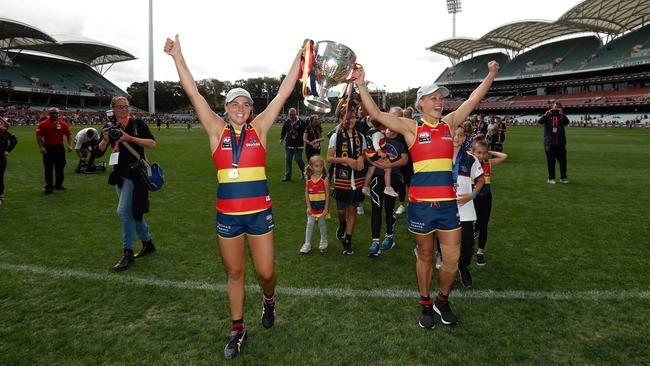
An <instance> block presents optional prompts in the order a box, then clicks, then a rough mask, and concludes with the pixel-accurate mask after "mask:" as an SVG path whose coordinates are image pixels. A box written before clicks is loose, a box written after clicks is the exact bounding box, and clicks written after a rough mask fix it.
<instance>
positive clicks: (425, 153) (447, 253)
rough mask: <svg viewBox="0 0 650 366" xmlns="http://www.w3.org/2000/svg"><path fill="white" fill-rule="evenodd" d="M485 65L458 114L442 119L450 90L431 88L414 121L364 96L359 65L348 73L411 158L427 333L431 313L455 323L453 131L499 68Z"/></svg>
mask: <svg viewBox="0 0 650 366" xmlns="http://www.w3.org/2000/svg"><path fill="white" fill-rule="evenodd" d="M487 67H488V70H489V72H488V75H487V76H486V77H485V79H484V80H483V82H482V83H481V84H480V85H479V86H478V87H477V88H476V90H474V91H473V92H472V94H471V95H470V96H469V98H468V99H467V100H466V101H465V102H464V103H463V104H461V106H460V107H458V109H457V110H456V111H454V112H451V113H449V114H448V115H446V116H445V117H444V118H443V117H442V111H443V107H444V98H445V97H446V96H447V95H448V94H449V90H447V88H444V87H439V86H437V85H435V84H430V85H426V86H423V87H421V88H420V89H419V90H418V92H417V98H416V101H415V108H417V109H418V110H419V111H420V112H422V117H421V118H420V119H419V120H417V121H414V120H412V119H409V118H403V117H397V116H394V115H391V114H389V113H384V112H381V111H380V110H379V108H378V107H377V105H376V104H375V102H374V101H373V100H372V97H371V96H370V94H369V93H368V88H367V86H366V82H365V72H364V70H363V68H362V67H361V66H359V67H358V68H357V69H355V70H354V72H353V74H352V76H353V79H354V78H356V80H355V83H356V85H357V86H358V88H359V94H360V95H361V101H362V102H363V107H364V108H365V110H366V111H367V112H368V115H369V116H370V118H372V119H373V120H377V121H379V123H381V124H383V125H384V126H386V127H387V128H389V129H390V130H392V131H395V132H397V133H399V134H401V135H403V136H404V140H405V141H406V144H407V146H408V149H409V152H410V154H411V157H412V159H413V171H414V174H413V177H412V178H411V186H410V187H409V202H410V204H409V206H408V228H409V231H411V232H413V233H414V234H415V240H416V244H417V247H418V254H419V255H418V259H417V262H416V265H415V270H416V273H417V278H418V289H419V292H420V305H421V308H422V315H421V317H420V326H421V327H422V328H425V329H432V328H433V327H434V326H435V323H434V318H433V312H434V311H435V312H436V313H438V315H440V319H441V321H442V323H443V324H447V325H450V324H455V323H456V322H457V321H458V319H457V318H456V316H455V315H454V313H453V312H452V311H451V307H450V306H449V301H448V296H449V293H450V292H451V289H452V286H453V283H454V280H455V278H456V271H457V270H458V259H459V256H460V220H459V216H458V207H457V205H456V200H457V199H458V198H457V197H456V192H455V191H454V179H453V174H452V159H453V152H454V146H453V141H452V135H451V131H453V130H454V129H455V127H456V126H458V125H460V124H461V123H463V122H464V121H465V119H466V118H467V116H468V115H469V114H470V113H471V112H472V110H474V108H475V107H476V105H477V104H478V103H479V102H480V101H481V99H483V97H484V96H485V94H486V93H487V91H488V90H489V89H490V86H491V85H492V82H493V81H494V78H495V76H496V74H497V72H498V70H499V64H498V63H497V62H495V61H491V62H490V63H489V64H488V65H487ZM434 233H436V235H437V237H438V242H439V243H440V247H441V250H442V258H443V263H442V266H441V267H440V270H439V272H438V273H439V276H440V291H439V292H438V295H437V296H436V299H435V302H432V301H431V298H430V297H429V291H430V287H431V275H432V271H433V269H432V258H433V234H434Z"/></svg>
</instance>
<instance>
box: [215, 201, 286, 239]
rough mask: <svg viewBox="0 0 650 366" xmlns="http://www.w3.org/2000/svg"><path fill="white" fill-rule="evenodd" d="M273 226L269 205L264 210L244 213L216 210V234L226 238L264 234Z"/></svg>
mask: <svg viewBox="0 0 650 366" xmlns="http://www.w3.org/2000/svg"><path fill="white" fill-rule="evenodd" d="M274 226H275V224H274V223H273V211H272V209H271V207H269V208H267V209H266V210H264V211H260V212H255V213H251V214H245V215H228V214H224V213H220V212H217V235H219V236H220V237H222V238H226V239H232V238H236V237H238V236H241V235H244V234H247V235H264V234H267V233H269V232H271V231H272V230H273V227H274Z"/></svg>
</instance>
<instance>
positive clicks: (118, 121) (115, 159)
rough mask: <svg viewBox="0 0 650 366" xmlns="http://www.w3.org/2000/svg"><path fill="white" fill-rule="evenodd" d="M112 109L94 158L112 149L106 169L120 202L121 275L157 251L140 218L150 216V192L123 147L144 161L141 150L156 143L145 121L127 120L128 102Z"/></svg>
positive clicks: (113, 103) (120, 99) (114, 101)
mask: <svg viewBox="0 0 650 366" xmlns="http://www.w3.org/2000/svg"><path fill="white" fill-rule="evenodd" d="M111 109H112V110H111V111H108V112H107V114H108V116H109V121H110V122H109V123H108V124H107V125H106V126H104V129H103V130H102V139H101V140H100V142H99V145H98V148H97V150H96V153H95V156H97V157H101V156H103V155H104V153H105V152H106V150H107V148H108V145H109V144H110V146H111V147H112V149H113V153H112V154H111V156H110V160H109V165H113V172H112V173H111V175H110V176H109V178H108V184H110V185H114V186H116V190H117V195H118V198H119V203H118V205H117V213H118V214H119V216H120V221H121V222H122V246H123V248H124V255H123V256H122V258H121V259H120V261H119V262H117V264H116V265H115V266H113V269H114V270H115V271H123V270H125V269H127V268H129V266H130V265H131V264H133V262H134V260H135V257H142V256H144V255H146V254H149V253H152V252H154V251H155V250H156V247H155V246H154V244H153V242H152V240H151V234H150V233H149V227H148V226H147V222H146V221H145V220H144V217H143V216H144V214H145V213H147V212H149V192H148V190H147V187H146V185H145V184H144V182H142V181H140V180H139V179H137V175H136V174H135V173H134V172H133V171H132V169H131V164H132V163H134V162H137V161H138V159H137V158H136V157H135V156H134V155H133V154H132V153H131V151H130V149H129V148H127V146H126V144H128V145H129V146H130V147H131V148H133V149H134V150H135V151H137V153H138V154H140V156H141V157H144V148H145V147H146V148H149V149H153V148H155V147H156V141H155V140H154V137H153V135H152V134H151V131H149V127H148V126H147V124H146V123H144V121H142V120H140V119H137V118H130V116H129V101H128V100H127V99H126V98H125V97H115V98H113V99H112V100H111ZM111 114H113V115H111ZM136 232H137V234H138V236H139V237H140V240H141V241H142V250H140V252H139V253H138V254H137V255H135V256H134V255H133V249H134V247H135V234H136Z"/></svg>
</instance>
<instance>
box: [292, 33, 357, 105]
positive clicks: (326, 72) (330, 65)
mask: <svg viewBox="0 0 650 366" xmlns="http://www.w3.org/2000/svg"><path fill="white" fill-rule="evenodd" d="M356 61H357V55H355V54H354V51H352V50H351V49H350V48H349V47H347V46H345V45H344V44H341V43H337V42H332V41H320V42H318V43H317V44H316V47H314V60H313V69H314V75H315V77H316V80H315V85H316V90H312V93H311V95H308V96H306V97H305V101H304V103H305V105H306V106H307V107H308V108H309V109H312V110H314V111H316V112H319V113H329V112H330V111H331V110H332V105H331V104H330V102H329V100H328V99H327V95H328V93H329V90H330V89H331V88H332V87H334V86H336V85H338V84H340V83H342V82H343V81H345V79H346V78H347V77H348V75H350V71H352V68H353V67H354V65H355V62H356ZM312 85H314V83H313V81H312Z"/></svg>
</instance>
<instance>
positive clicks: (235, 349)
mask: <svg viewBox="0 0 650 366" xmlns="http://www.w3.org/2000/svg"><path fill="white" fill-rule="evenodd" d="M246 338H248V332H247V331H246V328H244V329H243V330H241V331H234V332H231V333H230V340H229V341H228V344H226V348H224V349H223V357H224V358H225V359H226V360H230V359H232V358H234V357H235V356H237V354H238V353H239V351H240V350H241V346H242V345H243V344H244V341H245V340H246Z"/></svg>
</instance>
